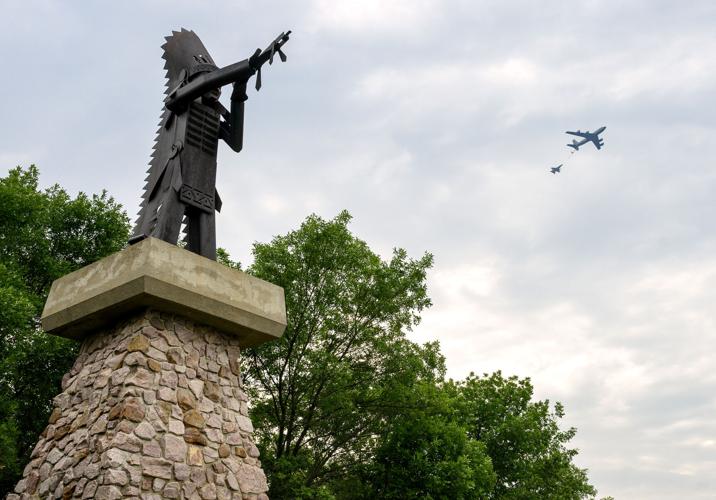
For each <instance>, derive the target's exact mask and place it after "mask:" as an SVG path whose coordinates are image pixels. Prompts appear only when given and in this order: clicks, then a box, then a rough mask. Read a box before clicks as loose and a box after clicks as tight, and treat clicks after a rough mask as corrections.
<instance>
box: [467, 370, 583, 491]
mask: <svg viewBox="0 0 716 500" xmlns="http://www.w3.org/2000/svg"><path fill="white" fill-rule="evenodd" d="M455 390H456V391H457V392H458V394H459V396H460V402H459V404H460V410H459V415H460V417H461V419H462V421H463V424H464V425H465V426H466V429H467V432H468V435H469V436H470V438H472V439H474V440H477V441H480V442H481V443H484V445H485V447H486V449H487V453H488V454H489V456H490V458H491V459H492V466H493V468H494V471H495V473H496V475H497V482H496V484H495V488H494V491H493V492H492V493H491V495H490V497H489V498H499V499H520V500H523V499H542V498H555V499H579V498H587V497H590V496H593V495H595V494H596V490H595V489H594V488H593V487H592V486H591V485H590V484H589V482H588V480H587V474H586V471H585V470H583V469H579V468H577V467H576V466H575V465H574V464H573V463H572V459H573V458H574V457H575V456H576V455H577V450H574V449H570V448H567V446H566V445H567V443H568V442H569V441H570V440H571V439H572V438H573V437H574V435H575V433H576V430H575V429H574V428H570V429H567V430H566V431H562V430H560V428H559V419H561V418H563V417H564V409H563V407H562V405H561V404H560V403H556V404H555V405H554V407H552V406H551V405H550V402H549V401H548V400H544V401H532V397H533V388H532V384H531V382H530V380H529V379H522V380H520V379H518V378H517V377H509V378H505V377H503V376H502V374H501V373H500V372H497V373H493V374H492V375H485V376H484V377H476V376H475V375H474V374H471V375H470V376H469V377H467V378H466V379H465V380H464V381H462V382H459V383H458V384H457V385H456V386H455Z"/></svg>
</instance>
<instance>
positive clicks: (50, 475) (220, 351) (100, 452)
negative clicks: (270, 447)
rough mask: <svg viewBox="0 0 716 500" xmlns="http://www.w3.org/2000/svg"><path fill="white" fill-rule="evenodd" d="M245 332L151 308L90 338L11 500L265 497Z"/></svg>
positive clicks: (246, 499)
mask: <svg viewBox="0 0 716 500" xmlns="http://www.w3.org/2000/svg"><path fill="white" fill-rule="evenodd" d="M252 432H253V426H252V425H251V421H250V420H249V417H248V408H247V398H246V395H245V393H244V392H243V390H242V388H241V374H240V371H239V340H238V339H237V338H235V337H232V336H229V335H225V334H222V333H220V332H218V331H217V330H214V329H213V328H209V327H206V326H202V325H197V324H194V323H192V322H191V321H189V320H187V319H184V318H182V317H181V316H176V315H170V314H165V313H159V312H157V311H155V310H151V309H148V310H146V311H144V312H142V313H139V314H137V315H135V316H133V317H132V318H131V319H128V320H125V321H124V322H122V323H121V324H120V325H119V326H117V327H116V328H114V329H111V330H108V331H99V332H96V333H94V334H93V335H91V336H89V337H86V338H85V339H84V341H83V343H82V347H81V350H80V354H79V356H78V358H77V360H76V361H75V364H74V366H73V367H72V369H71V370H70V372H69V373H68V374H66V375H65V377H64V379H63V381H62V393H61V394H59V395H58V396H57V397H55V399H54V410H53V412H52V415H51V416H50V421H49V425H48V426H47V428H46V429H45V431H44V432H43V433H42V435H41V437H40V440H39V442H38V443H37V446H36V447H35V449H34V451H33V453H32V458H31V461H30V463H29V464H28V465H27V467H26V468H25V471H24V474H23V478H22V480H20V482H19V483H18V484H17V486H16V488H15V493H14V494H10V495H9V496H8V499H12V500H16V499H20V498H22V499H25V498H42V499H45V498H62V499H70V498H96V499H100V500H101V499H119V498H141V499H161V498H176V499H195V498H196V499H199V498H200V499H242V500H267V499H268V497H267V495H266V492H267V490H268V486H267V484H266V477H265V475H264V473H263V470H262V469H261V463H260V462H259V459H258V456H259V452H258V449H257V448H256V446H255V444H254V442H253V439H252Z"/></svg>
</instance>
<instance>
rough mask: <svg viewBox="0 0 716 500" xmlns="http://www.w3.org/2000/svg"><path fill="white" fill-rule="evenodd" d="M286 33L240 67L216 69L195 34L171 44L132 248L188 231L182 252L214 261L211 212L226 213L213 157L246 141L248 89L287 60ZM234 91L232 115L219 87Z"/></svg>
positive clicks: (179, 35) (173, 239)
mask: <svg viewBox="0 0 716 500" xmlns="http://www.w3.org/2000/svg"><path fill="white" fill-rule="evenodd" d="M290 33H291V32H290V31H289V32H287V33H281V34H280V35H279V36H278V38H276V39H275V40H274V41H273V42H272V43H271V45H270V46H269V47H268V48H266V49H265V50H263V51H262V50H260V49H256V52H255V53H254V54H253V55H252V56H251V57H249V58H248V59H244V60H243V61H240V62H237V63H234V64H231V65H229V66H226V67H224V68H218V67H217V66H216V64H215V63H214V60H213V59H212V58H211V56H210V55H209V52H208V51H207V50H206V47H204V44H202V43H201V40H200V39H199V37H198V36H197V35H196V34H195V33H194V32H193V31H187V30H185V29H182V30H181V31H174V32H172V34H171V36H168V37H166V43H165V44H164V45H163V46H162V48H163V49H164V55H163V56H162V57H163V58H164V59H165V60H166V64H165V65H164V68H165V69H166V70H167V91H166V99H165V100H164V104H165V106H164V112H163V113H162V117H161V121H160V123H159V131H158V132H157V138H156V142H155V145H154V152H153V153H152V160H151V162H150V164H149V170H148V172H147V173H148V174H149V175H148V176H147V179H146V181H147V184H146V186H145V188H144V195H143V197H142V204H141V209H140V211H139V217H138V219H137V223H136V226H135V228H134V234H133V236H132V238H131V239H130V241H129V242H130V244H132V243H136V242H138V241H141V240H142V239H144V238H146V237H148V236H152V237H155V238H160V239H162V240H164V241H167V242H169V243H172V244H176V243H177V241H178V239H179V232H180V230H181V227H182V225H184V233H185V236H184V242H185V244H186V246H185V248H186V249H187V250H189V251H191V252H194V253H197V254H199V255H203V256H204V257H207V258H209V259H214V260H215V259H216V225H215V221H214V216H215V214H214V212H215V211H219V210H221V198H220V197H219V193H218V192H217V191H216V151H217V147H218V141H219V139H222V140H223V141H224V142H226V143H227V144H228V145H229V147H231V149H233V150H234V151H236V152H239V151H241V148H242V145H243V135H244V102H245V101H246V99H248V96H247V95H246V84H247V82H248V80H249V78H251V77H252V76H253V75H254V74H256V90H259V89H260V88H261V66H263V64H264V63H266V62H267V61H268V63H269V64H271V63H273V57H274V55H275V54H278V56H279V57H280V58H281V60H282V61H286V55H285V54H284V53H283V52H282V51H281V47H282V46H283V44H285V43H286V42H287V41H288V37H289V34H290ZM228 84H233V92H232V93H231V106H230V107H231V110H227V109H226V108H225V107H224V106H223V105H222V104H221V103H220V102H219V95H220V94H221V87H223V86H224V85H228Z"/></svg>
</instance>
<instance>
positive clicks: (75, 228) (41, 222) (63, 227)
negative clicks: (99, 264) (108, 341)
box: [0, 166, 129, 492]
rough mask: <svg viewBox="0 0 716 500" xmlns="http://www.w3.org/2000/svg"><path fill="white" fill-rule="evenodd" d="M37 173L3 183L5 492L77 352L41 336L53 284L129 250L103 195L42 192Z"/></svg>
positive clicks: (18, 171) (0, 335)
mask: <svg viewBox="0 0 716 500" xmlns="http://www.w3.org/2000/svg"><path fill="white" fill-rule="evenodd" d="M38 181H39V172H38V170H37V168H35V167H34V166H31V167H30V168H28V169H22V168H20V167H18V168H15V169H13V170H11V171H10V172H9V173H8V175H7V176H6V177H3V178H0V491H2V492H6V491H7V490H8V488H10V487H12V485H13V484H14V483H15V482H16V480H17V476H18V474H19V473H20V471H21V467H22V466H23V465H24V463H25V462H26V461H27V458H28V456H29V453H30V452H31V449H32V446H34V444H35V442H36V441H37V437H38V435H39V433H40V432H41V431H42V430H43V429H44V427H45V425H46V424H47V418H48V416H49V412H50V410H51V399H52V397H54V396H55V395H56V394H57V393H58V392H59V390H60V380H61V378H62V375H63V374H64V373H65V372H66V371H67V370H68V368H69V366H70V364H71V363H72V362H73V361H74V354H75V349H76V345H75V344H74V343H71V342H69V341H66V340H64V339H61V338H57V337H50V336H47V335H44V334H41V333H39V316H40V313H41V311H42V307H43V305H44V302H45V299H46V298H47V294H48V292H49V288H50V285H51V284H52V282H53V281H54V280H55V279H57V278H59V277H60V276H63V275H64V274H67V273H68V272H71V271H73V270H75V269H78V268H80V267H82V266H85V265H87V264H89V263H91V262H93V261H95V260H97V259H100V258H102V257H104V256H106V255H108V254H110V253H112V252H115V251H117V250H119V249H121V248H122V246H123V245H124V244H125V242H126V241H127V236H128V234H129V225H128V219H127V216H126V215H125V213H124V212H123V211H122V209H121V207H120V206H119V205H118V204H117V203H116V202H115V201H114V199H113V198H111V197H110V196H108V195H107V193H106V192H103V193H102V194H100V195H93V196H92V197H88V196H87V195H85V194H84V193H79V194H78V195H77V196H76V197H75V198H72V197H70V196H69V195H68V194H67V192H65V191H64V190H63V189H61V188H60V187H59V186H57V185H55V186H52V187H50V188H49V189H46V190H40V189H39V188H38Z"/></svg>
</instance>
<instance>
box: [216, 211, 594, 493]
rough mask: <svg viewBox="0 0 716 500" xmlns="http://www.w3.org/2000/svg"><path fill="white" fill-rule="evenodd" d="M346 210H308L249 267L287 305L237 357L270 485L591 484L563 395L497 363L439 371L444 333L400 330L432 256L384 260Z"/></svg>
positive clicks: (472, 489) (417, 300)
mask: <svg viewBox="0 0 716 500" xmlns="http://www.w3.org/2000/svg"><path fill="white" fill-rule="evenodd" d="M349 221H350V215H349V214H348V213H346V212H342V213H341V214H339V215H338V216H337V217H336V218H335V219H333V220H329V221H326V220H323V219H321V218H320V217H318V216H315V215H313V216H310V217H308V218H307V219H306V221H305V222H304V223H303V224H302V225H301V227H300V228H299V229H298V230H296V231H292V232H290V233H288V234H287V235H285V236H279V237H276V238H274V239H273V241H271V243H269V244H258V243H257V244H255V245H254V257H255V262H254V264H253V265H252V266H251V267H250V268H249V272H251V273H252V274H254V275H256V276H258V277H260V278H263V279H266V280H268V281H271V282H273V283H276V284H278V285H280V286H282V287H283V288H284V291H285V294H286V308H287V312H288V326H287V328H286V332H285V333H284V335H283V337H282V338H281V339H280V340H278V341H275V342H271V343H267V344H264V345H262V346H260V347H258V348H254V349H249V350H246V351H245V352H244V357H243V361H244V363H245V365H246V366H245V381H246V385H247V389H248V390H249V391H250V393H251V396H252V403H253V407H252V419H253V421H254V424H255V426H256V434H255V435H256V437H257V439H258V441H259V447H260V448H261V452H262V463H263V465H264V468H265V470H266V472H267V475H268V477H269V480H270V487H271V491H270V496H271V498H274V499H287V498H291V499H331V498H336V499H342V500H350V499H363V498H386V499H391V498H395V499H397V498H401V499H402V498H407V499H409V498H416V499H417V498H427V499H431V498H432V499H438V498H451V499H459V498H465V499H468V498H486V499H497V498H520V499H523V498H524V499H529V498H557V499H572V498H575V499H576V498H588V497H591V496H592V495H594V494H595V491H594V488H593V487H592V486H591V485H589V483H588V481H587V476H586V472H585V471H584V470H581V469H578V468H577V467H576V466H574V465H573V464H572V459H573V458H574V456H575V455H576V450H571V449H569V448H567V447H566V444H567V443H568V442H569V441H570V440H571V439H572V437H573V436H574V432H575V431H574V429H569V430H566V431H562V430H560V429H559V425H558V424H559V419H560V418H562V416H563V410H562V407H561V405H559V404H556V405H554V407H552V406H551V405H550V403H549V401H532V397H533V391H532V386H531V384H530V381H529V379H526V380H519V379H517V378H514V377H512V378H507V379H505V378H504V377H502V375H501V373H499V372H498V373H496V374H493V375H491V376H486V377H484V378H478V377H475V376H473V375H471V376H470V377H468V378H467V379H465V380H464V381H460V382H452V381H450V382H445V381H444V379H443V377H444V371H445V367H444V360H443V357H442V355H441V354H440V351H439V347H438V345H437V344H436V343H435V344H425V345H418V344H416V343H414V342H411V341H410V340H408V339H407V338H406V336H405V332H406V331H407V330H409V329H410V328H412V327H413V326H414V325H415V324H416V323H417V322H418V321H419V320H420V316H419V315H420V312H421V311H422V310H423V309H424V308H425V307H428V306H429V305H430V300H429V298H428V296H427V290H426V284H425V276H426V272H427V269H429V268H430V266H431V265H432V257H431V256H430V255H429V254H426V255H424V256H423V257H422V258H420V259H417V260H414V259H410V258H408V257H407V255H406V253H405V251H404V250H394V253H393V256H392V258H391V260H389V261H383V260H382V259H381V258H380V257H379V256H377V255H376V254H375V253H373V252H372V251H371V250H370V249H369V248H368V247H367V245H366V244H365V243H364V242H363V241H361V240H359V239H358V238H356V237H355V236H354V235H353V234H352V233H351V232H350V231H349V230H348V227H347V226H348V223H349ZM226 257H227V259H228V256H226Z"/></svg>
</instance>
